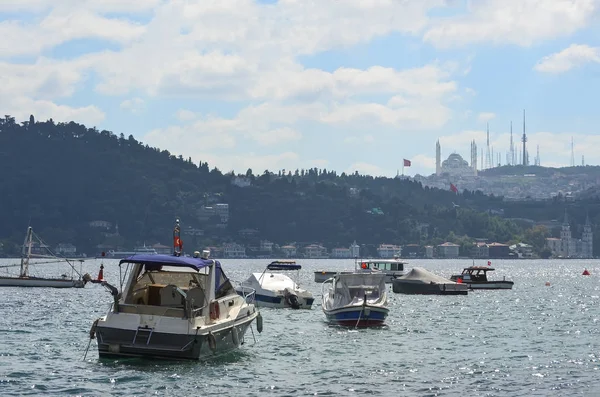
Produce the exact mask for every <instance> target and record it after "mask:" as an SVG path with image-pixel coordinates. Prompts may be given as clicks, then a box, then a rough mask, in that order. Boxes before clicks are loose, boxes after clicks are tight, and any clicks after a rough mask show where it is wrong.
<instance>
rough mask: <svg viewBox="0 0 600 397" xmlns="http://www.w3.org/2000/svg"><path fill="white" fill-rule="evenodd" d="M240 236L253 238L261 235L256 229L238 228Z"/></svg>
mask: <svg viewBox="0 0 600 397" xmlns="http://www.w3.org/2000/svg"><path fill="white" fill-rule="evenodd" d="M238 234H239V236H240V237H245V238H251V237H256V236H258V235H259V231H258V230H256V229H241V230H238Z"/></svg>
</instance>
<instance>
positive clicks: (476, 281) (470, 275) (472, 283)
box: [450, 266, 514, 289]
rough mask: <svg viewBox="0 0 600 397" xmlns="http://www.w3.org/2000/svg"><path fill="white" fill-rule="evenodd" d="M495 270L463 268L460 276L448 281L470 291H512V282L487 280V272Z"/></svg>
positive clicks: (479, 267)
mask: <svg viewBox="0 0 600 397" xmlns="http://www.w3.org/2000/svg"><path fill="white" fill-rule="evenodd" d="M494 270H495V269H494V268H493V267H489V266H470V267H465V268H464V269H463V271H462V273H461V274H455V275H453V276H451V277H450V280H452V281H455V282H458V283H463V284H466V285H468V286H469V288H471V289H512V287H513V285H514V282H513V281H509V280H506V278H504V279H503V280H488V278H487V272H492V271H494Z"/></svg>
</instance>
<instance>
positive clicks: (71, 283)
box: [0, 226, 90, 288]
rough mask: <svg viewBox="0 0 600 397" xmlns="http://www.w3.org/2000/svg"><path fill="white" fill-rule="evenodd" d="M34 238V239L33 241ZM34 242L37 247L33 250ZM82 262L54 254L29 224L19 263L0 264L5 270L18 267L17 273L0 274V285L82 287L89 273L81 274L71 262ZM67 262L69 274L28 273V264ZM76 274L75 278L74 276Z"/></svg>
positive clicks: (88, 277)
mask: <svg viewBox="0 0 600 397" xmlns="http://www.w3.org/2000/svg"><path fill="white" fill-rule="evenodd" d="M34 238H35V240H36V241H34ZM34 243H35V244H36V248H38V249H37V250H36V251H37V252H36V253H34V252H33V246H34ZM74 261H78V262H80V263H82V262H83V259H69V258H64V257H60V256H58V255H56V254H54V253H53V252H52V251H51V250H50V248H49V247H48V245H47V244H45V243H44V242H43V241H42V239H41V238H39V236H37V235H36V234H35V233H34V232H33V229H32V227H31V226H29V227H28V228H27V234H26V236H25V241H24V243H23V251H22V255H21V263H20V264H12V265H4V266H0V267H2V268H4V269H6V270H8V269H9V268H16V267H19V273H18V274H16V269H15V271H14V274H11V273H8V274H6V275H0V287H47V288H83V287H84V286H85V284H86V283H87V281H88V280H89V279H90V276H89V274H85V275H82V274H81V271H78V270H77V269H76V268H75V266H74V264H73V262H74ZM60 263H63V264H67V265H68V266H69V267H70V268H71V274H70V275H69V274H66V273H64V274H62V275H61V276H60V277H39V276H32V275H30V271H29V267H30V265H31V266H33V265H36V266H38V265H39V266H49V265H50V264H53V265H54V266H56V264H60ZM75 274H76V275H77V278H76V277H75Z"/></svg>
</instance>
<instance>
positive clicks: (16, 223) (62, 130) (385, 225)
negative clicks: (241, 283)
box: [0, 116, 596, 254]
mask: <svg viewBox="0 0 600 397" xmlns="http://www.w3.org/2000/svg"><path fill="white" fill-rule="evenodd" d="M240 171H242V172H241V173H240V174H236V173H233V172H232V173H222V172H221V171H219V170H218V169H216V168H214V167H213V168H210V166H209V164H207V163H206V162H202V161H201V162H200V163H198V164H195V163H193V162H192V160H191V159H189V158H188V159H184V158H182V157H181V156H176V155H174V154H172V153H169V152H168V151H166V150H160V149H158V148H153V147H149V146H148V145H145V144H143V143H142V142H139V141H137V140H136V139H134V137H133V136H131V135H129V136H128V137H126V136H125V135H124V134H119V135H117V134H114V133H112V132H110V131H99V130H97V129H96V128H87V127H85V126H83V125H80V124H77V123H74V122H71V123H55V122H53V121H52V120H48V121H44V122H36V121H35V119H34V117H33V116H32V117H31V118H30V120H29V121H25V122H22V123H17V122H16V121H15V119H14V118H12V117H10V116H5V117H4V118H3V119H0V175H2V179H1V180H2V182H1V183H2V190H1V191H2V194H0V208H1V211H0V240H1V241H3V242H4V243H5V244H4V245H5V250H6V251H9V252H8V253H11V252H10V251H11V250H14V249H15V244H18V243H20V242H21V241H22V239H23V237H24V233H25V230H26V227H27V225H29V224H30V225H31V226H33V227H34V229H35V230H36V231H37V232H38V234H40V235H41V236H42V237H43V238H44V239H45V240H46V241H47V242H48V243H50V244H57V243H60V242H71V243H73V244H75V245H76V246H77V247H78V250H79V251H83V252H87V253H88V254H95V253H97V252H98V245H100V244H104V245H105V246H118V247H120V248H127V249H131V248H133V246H135V245H140V244H143V243H146V244H154V243H156V242H162V243H163V244H166V245H170V242H171V233H172V226H173V221H174V220H175V218H180V219H181V222H182V228H183V230H185V229H186V228H193V229H202V230H203V231H204V235H203V236H196V237H194V239H195V241H193V242H192V243H193V244H197V246H198V247H201V246H206V245H216V244H220V243H223V242H228V241H240V240H243V239H244V238H246V237H243V236H241V235H240V233H239V231H240V230H244V229H253V230H257V231H258V233H257V235H255V236H253V238H254V239H265V240H270V241H272V242H274V243H276V244H280V245H283V244H286V243H289V242H305V243H310V242H320V243H322V244H324V245H325V246H326V247H328V248H331V247H336V246H348V245H349V244H350V243H352V241H354V240H356V241H357V242H360V243H361V244H366V245H376V244H380V243H390V244H400V245H403V244H411V243H414V244H424V243H433V244H436V243H439V242H442V241H445V240H446V239H451V240H454V241H456V242H459V243H461V242H462V243H464V244H467V243H466V241H467V240H468V239H469V238H473V237H480V238H486V239H488V240H491V241H500V242H508V241H511V240H515V239H520V238H523V236H525V235H526V233H532V230H529V229H531V225H527V224H521V223H519V222H518V221H513V220H508V219H504V218H502V217H498V216H492V215H490V214H489V210H491V209H496V208H504V207H506V203H504V202H503V199H502V197H493V196H492V197H489V196H485V195H483V194H481V193H479V192H476V193H472V192H467V191H465V192H462V193H461V194H458V195H457V194H455V193H453V192H451V191H444V190H439V189H430V188H427V187H425V188H424V187H423V186H421V184H419V183H415V182H412V181H410V180H407V179H399V178H383V177H375V178H374V177H372V176H366V175H359V174H358V173H355V174H351V175H347V174H344V173H342V174H337V173H336V172H335V171H328V170H325V169H317V168H313V169H306V170H294V171H288V172H286V173H283V172H281V171H273V170H260V171H259V172H254V171H253V170H250V169H248V170H240ZM239 180H243V181H244V183H243V184H240V183H237V184H236V183H234V182H236V181H239ZM240 186H244V187H240ZM217 202H219V203H227V204H228V205H229V219H228V222H227V223H226V224H223V222H222V221H221V220H220V219H219V217H217V216H213V217H209V218H208V219H207V218H206V217H203V216H201V214H202V212H203V207H206V206H209V205H211V204H212V203H217ZM520 208H521V209H522V208H525V207H523V205H521V204H519V203H511V204H510V208H507V210H506V211H507V212H510V211H512V213H513V215H514V214H522V213H525V214H530V213H532V212H534V213H535V212H536V211H537V212H539V216H540V218H543V217H545V218H546V219H554V218H558V217H560V216H561V214H562V213H564V208H565V205H564V203H554V204H553V203H550V205H549V206H548V207H543V208H539V206H538V207H536V209H531V208H529V209H525V210H523V211H521V210H520ZM594 208H595V207H594ZM586 210H589V209H586ZM594 211H595V209H594ZM595 214H596V212H595V213H594V215H595ZM574 215H575V216H576V217H579V216H583V217H585V214H584V213H583V212H582V211H579V212H578V213H577V214H574ZM505 216H507V215H505ZM511 216H512V215H511ZM515 217H518V216H516V215H515ZM561 219H562V218H561ZM97 220H105V221H108V222H111V223H112V224H113V225H115V224H118V226H119V230H118V231H119V233H118V235H116V234H115V233H114V231H112V230H111V233H107V232H106V231H103V230H99V229H97V228H92V227H90V222H92V221H97ZM538 232H539V231H538ZM541 233H543V234H545V235H546V234H548V233H549V232H548V231H542V232H541ZM538 234H539V233H538ZM461 236H468V237H461ZM538 237H539V236H538ZM465 239H466V240H465ZM6 247H10V248H6Z"/></svg>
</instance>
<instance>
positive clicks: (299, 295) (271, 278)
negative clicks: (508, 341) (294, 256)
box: [237, 260, 314, 309]
mask: <svg viewBox="0 0 600 397" xmlns="http://www.w3.org/2000/svg"><path fill="white" fill-rule="evenodd" d="M301 268H302V267H301V266H300V265H299V264H297V263H296V262H295V261H283V260H281V261H273V262H271V263H270V264H269V265H268V266H267V268H266V269H265V270H264V271H263V272H262V273H252V274H251V275H250V277H249V278H248V279H247V280H246V281H244V282H243V283H242V284H241V286H240V287H238V289H237V291H238V293H239V294H243V293H244V288H252V289H254V290H255V291H256V293H255V294H254V299H255V300H256V305H257V306H260V307H274V308H283V307H290V308H292V309H310V308H311V307H312V304H313V301H314V297H313V295H312V294H311V293H310V292H309V291H307V290H305V289H302V288H300V287H299V286H298V283H297V282H296V281H294V280H293V279H292V278H290V277H289V276H287V275H285V274H283V273H279V272H282V271H294V270H295V271H298V272H299V271H300V269H301ZM276 272H277V273H276ZM296 279H298V277H296Z"/></svg>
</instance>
